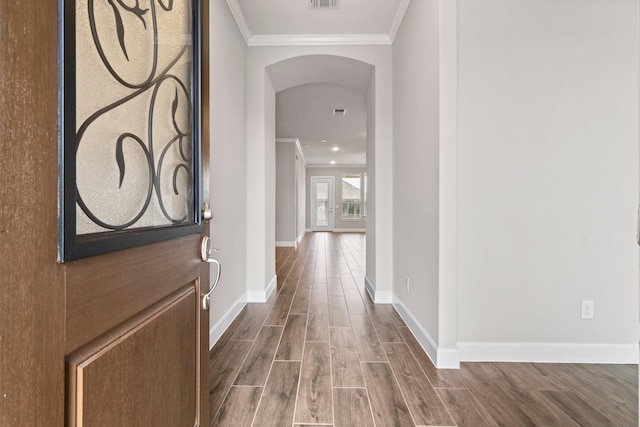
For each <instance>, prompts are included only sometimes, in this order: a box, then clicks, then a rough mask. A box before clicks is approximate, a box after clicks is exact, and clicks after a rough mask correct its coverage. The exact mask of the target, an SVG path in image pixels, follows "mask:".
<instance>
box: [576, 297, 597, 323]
mask: <svg viewBox="0 0 640 427" xmlns="http://www.w3.org/2000/svg"><path fill="white" fill-rule="evenodd" d="M580 307H581V309H580V317H581V318H582V319H593V315H594V311H595V304H594V302H593V301H590V300H582V304H581V306H580Z"/></svg>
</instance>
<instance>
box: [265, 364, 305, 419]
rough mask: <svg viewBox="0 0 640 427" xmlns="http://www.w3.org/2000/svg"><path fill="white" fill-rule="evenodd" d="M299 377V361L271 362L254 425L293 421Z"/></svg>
mask: <svg viewBox="0 0 640 427" xmlns="http://www.w3.org/2000/svg"><path fill="white" fill-rule="evenodd" d="M299 378H300V362H273V367H272V369H271V373H270V374H269V378H268V380H267V384H266V386H265V389H264V393H263V396H262V400H261V401H260V405H259V406H258V412H257V413H256V418H255V421H254V423H253V425H254V426H260V427H282V426H287V425H291V424H292V423H293V412H294V409H295V403H296V393H297V390H298V380H299Z"/></svg>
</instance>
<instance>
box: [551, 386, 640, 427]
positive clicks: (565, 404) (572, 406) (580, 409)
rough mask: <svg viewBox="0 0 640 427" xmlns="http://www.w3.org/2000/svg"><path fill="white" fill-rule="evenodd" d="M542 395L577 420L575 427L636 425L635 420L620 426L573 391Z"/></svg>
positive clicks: (552, 392)
mask: <svg viewBox="0 0 640 427" xmlns="http://www.w3.org/2000/svg"><path fill="white" fill-rule="evenodd" d="M542 393H543V394H544V395H545V396H546V397H547V398H548V399H549V400H550V401H551V402H553V403H554V404H555V405H556V406H557V407H558V408H560V409H561V410H562V411H563V412H564V413H566V414H568V415H569V416H570V417H571V418H572V419H573V420H575V422H576V424H575V425H580V426H582V427H602V426H625V425H626V426H632V425H634V423H635V421H634V420H628V423H626V424H618V423H617V422H614V421H612V420H611V419H610V418H608V417H606V416H605V415H604V414H603V413H602V412H600V411H599V410H598V409H596V408H594V407H593V406H592V405H591V404H590V403H589V402H587V401H586V400H585V399H584V398H582V397H581V396H580V395H579V394H577V393H573V392H571V391H543V392H542Z"/></svg>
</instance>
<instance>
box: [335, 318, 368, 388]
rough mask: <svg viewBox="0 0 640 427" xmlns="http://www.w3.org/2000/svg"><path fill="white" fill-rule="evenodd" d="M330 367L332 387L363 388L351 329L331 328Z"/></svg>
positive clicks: (362, 379)
mask: <svg viewBox="0 0 640 427" xmlns="http://www.w3.org/2000/svg"><path fill="white" fill-rule="evenodd" d="M331 367H332V374H333V386H334V387H364V378H363V377H362V369H361V368H360V360H359V358H358V350H357V348H356V345H355V337H354V335H353V331H352V330H351V328H331Z"/></svg>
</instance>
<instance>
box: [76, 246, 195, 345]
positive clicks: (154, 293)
mask: <svg viewBox="0 0 640 427" xmlns="http://www.w3.org/2000/svg"><path fill="white" fill-rule="evenodd" d="M199 247H200V235H199V234H197V235H192V236H187V237H183V238H180V239H174V240H168V241H165V242H161V243H156V244H154V245H147V246H141V247H137V248H132V249H126V250H122V251H118V252H112V253H108V254H104V255H98V256H94V257H91V258H86V259H83V260H80V261H75V262H72V263H67V264H65V266H66V277H67V288H66V307H67V312H66V350H67V352H71V351H73V350H75V349H77V348H78V347H80V346H81V345H83V344H85V343H87V342H89V341H90V340H92V339H94V338H96V337H97V336H99V335H100V334H103V333H105V332H107V331H108V330H110V329H111V328H113V327H115V326H116V325H118V324H120V323H122V322H124V321H125V320H126V319H128V318H130V317H132V316H133V315H135V314H136V313H138V312H139V311H141V310H143V309H144V308H146V307H147V306H148V305H149V304H150V303H152V302H156V301H159V300H160V299H162V298H164V297H166V296H167V295H170V294H171V293H172V292H175V291H176V290H177V289H179V288H180V287H182V286H184V285H185V284H186V283H189V282H192V281H194V280H195V279H196V278H197V277H199V275H200V267H201V264H202V262H200V261H199V255H198V254H197V251H198V248H199ZM150 248H152V249H150ZM150 250H152V251H153V256H149V254H150ZM176 253H181V254H193V256H185V257H183V256H180V257H176ZM187 258H188V260H187Z"/></svg>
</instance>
